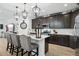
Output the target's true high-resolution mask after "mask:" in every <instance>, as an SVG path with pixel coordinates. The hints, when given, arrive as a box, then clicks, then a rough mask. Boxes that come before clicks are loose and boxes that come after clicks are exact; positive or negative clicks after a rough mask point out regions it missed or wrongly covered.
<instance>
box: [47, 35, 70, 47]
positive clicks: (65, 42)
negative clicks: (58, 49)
mask: <svg viewBox="0 0 79 59" xmlns="http://www.w3.org/2000/svg"><path fill="white" fill-rule="evenodd" d="M69 41H70V39H69V36H68V35H52V36H50V40H49V41H48V43H51V44H57V45H62V46H67V47H69V46H70V44H69Z"/></svg>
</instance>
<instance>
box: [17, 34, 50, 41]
mask: <svg viewBox="0 0 79 59" xmlns="http://www.w3.org/2000/svg"><path fill="white" fill-rule="evenodd" d="M17 35H22V34H17ZM26 36H30V37H31V38H32V40H42V39H45V38H47V37H49V35H41V38H36V35H34V34H30V35H26Z"/></svg>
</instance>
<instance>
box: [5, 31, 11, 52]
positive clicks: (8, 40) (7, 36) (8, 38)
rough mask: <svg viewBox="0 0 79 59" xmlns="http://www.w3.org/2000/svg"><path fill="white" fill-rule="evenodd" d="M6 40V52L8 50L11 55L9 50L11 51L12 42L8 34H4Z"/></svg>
mask: <svg viewBox="0 0 79 59" xmlns="http://www.w3.org/2000/svg"><path fill="white" fill-rule="evenodd" d="M5 34H6V38H7V48H6V50H7V51H8V49H10V53H11V50H12V40H11V35H10V33H9V32H6V33H5Z"/></svg>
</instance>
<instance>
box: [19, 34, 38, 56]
mask: <svg viewBox="0 0 79 59" xmlns="http://www.w3.org/2000/svg"><path fill="white" fill-rule="evenodd" d="M20 43H21V55H22V56H23V55H24V54H25V53H27V52H28V56H30V55H31V52H33V53H34V55H33V56H35V55H37V56H38V45H37V44H35V43H31V38H30V37H28V36H25V35H21V36H20ZM34 49H36V50H37V52H35V51H33V50H34ZM24 51H25V52H24Z"/></svg>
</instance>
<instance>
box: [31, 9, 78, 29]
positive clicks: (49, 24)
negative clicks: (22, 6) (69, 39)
mask: <svg viewBox="0 0 79 59" xmlns="http://www.w3.org/2000/svg"><path fill="white" fill-rule="evenodd" d="M78 13H79V10H76V11H74V12H70V13H67V14H56V15H51V16H49V17H39V18H37V19H32V28H36V27H37V26H38V24H39V26H40V27H42V28H51V29H64V28H74V23H75V17H76V15H77V14H78Z"/></svg>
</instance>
